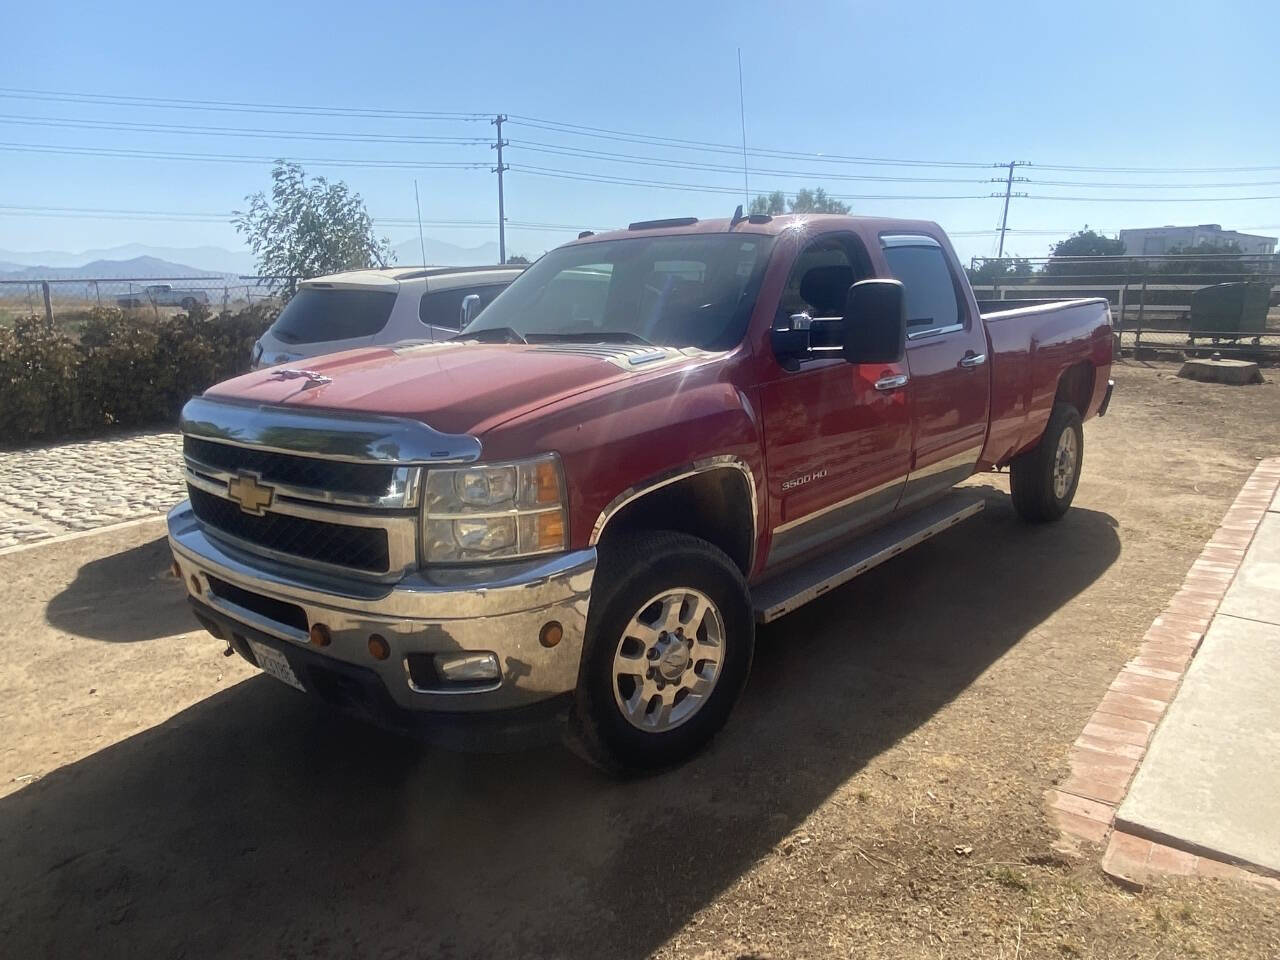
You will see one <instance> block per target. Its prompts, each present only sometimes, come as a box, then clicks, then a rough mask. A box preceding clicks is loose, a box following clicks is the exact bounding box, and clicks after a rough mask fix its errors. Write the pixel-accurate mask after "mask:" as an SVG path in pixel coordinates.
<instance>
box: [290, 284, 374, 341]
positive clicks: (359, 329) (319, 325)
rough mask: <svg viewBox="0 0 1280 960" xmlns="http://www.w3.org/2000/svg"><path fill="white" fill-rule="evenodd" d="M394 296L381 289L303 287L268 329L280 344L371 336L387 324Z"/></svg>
mask: <svg viewBox="0 0 1280 960" xmlns="http://www.w3.org/2000/svg"><path fill="white" fill-rule="evenodd" d="M395 302H396V295H395V294H394V293H388V292H384V291H382V290H326V289H324V288H322V287H320V288H317V287H303V288H302V289H301V290H299V291H298V292H297V294H295V295H294V298H293V299H292V300H290V301H289V304H288V306H286V307H285V308H284V309H283V310H282V311H280V316H278V317H276V322H275V323H273V324H272V325H271V330H270V331H269V332H270V333H271V335H272V336H274V337H275V338H276V339H277V340H280V341H281V342H282V343H327V342H328V341H330V340H350V339H353V338H355V337H371V336H373V335H374V334H375V333H377V332H378V331H379V330H381V329H382V328H383V327H385V326H386V325H387V318H388V317H390V316H391V308H392V307H393V306H395Z"/></svg>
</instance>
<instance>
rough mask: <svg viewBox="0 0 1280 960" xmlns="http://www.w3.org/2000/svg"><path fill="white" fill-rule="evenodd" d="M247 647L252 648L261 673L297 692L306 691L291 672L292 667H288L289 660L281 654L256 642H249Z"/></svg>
mask: <svg viewBox="0 0 1280 960" xmlns="http://www.w3.org/2000/svg"><path fill="white" fill-rule="evenodd" d="M249 646H250V647H252V648H253V655H254V657H256V658H257V661H258V666H260V667H261V668H262V672H263V673H266V674H270V675H271V676H273V677H275V678H276V679H277V680H279V681H281V682H283V683H287V684H288V685H289V686H291V687H293V688H295V689H297V690H302V691H303V692H305V691H306V689H307V688H306V687H304V686H303V685H302V681H301V680H299V679H298V677H297V675H296V674H295V673H294V672H293V667H291V666H289V660H288V658H286V657H285V655H284V654H283V653H281V652H280V651H279V650H275V649H272V648H271V647H268V646H267V645H266V644H263V643H258V642H257V641H256V640H250V641H249Z"/></svg>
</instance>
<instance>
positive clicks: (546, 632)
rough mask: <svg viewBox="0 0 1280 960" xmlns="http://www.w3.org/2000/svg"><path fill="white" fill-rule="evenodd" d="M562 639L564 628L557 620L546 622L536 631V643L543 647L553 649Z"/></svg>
mask: <svg viewBox="0 0 1280 960" xmlns="http://www.w3.org/2000/svg"><path fill="white" fill-rule="evenodd" d="M562 639H564V627H562V626H560V622H559V621H558V620H548V621H547V622H546V623H544V624H543V625H542V629H541V630H539V631H538V642H539V643H540V644H542V645H543V646H544V647H554V646H555V645H556V644H557V643H559V642H560V641H561V640H562Z"/></svg>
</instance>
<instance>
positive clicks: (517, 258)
mask: <svg viewBox="0 0 1280 960" xmlns="http://www.w3.org/2000/svg"><path fill="white" fill-rule="evenodd" d="M528 262H529V258H528V257H524V256H521V255H520V254H518V253H513V254H512V255H511V256H509V257H507V263H514V264H527V263H528Z"/></svg>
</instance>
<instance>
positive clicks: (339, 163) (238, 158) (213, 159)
mask: <svg viewBox="0 0 1280 960" xmlns="http://www.w3.org/2000/svg"><path fill="white" fill-rule="evenodd" d="M0 150H7V151H10V152H16V153H52V154H67V155H71V156H89V157H126V158H129V159H142V160H196V161H202V162H209V163H276V162H278V161H286V162H294V163H311V164H316V165H319V166H328V167H371V168H378V167H390V168H395V169H405V170H416V169H420V168H425V167H430V168H433V169H440V170H480V169H483V168H484V167H486V166H488V165H487V164H484V163H465V162H448V161H440V160H371V159H363V160H361V159H354V158H348V159H343V158H338V157H285V156H270V157H264V156H246V155H243V154H226V153H185V152H168V151H155V150H132V149H115V148H111V147H62V146H56V145H54V144H44V143H6V142H0Z"/></svg>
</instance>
